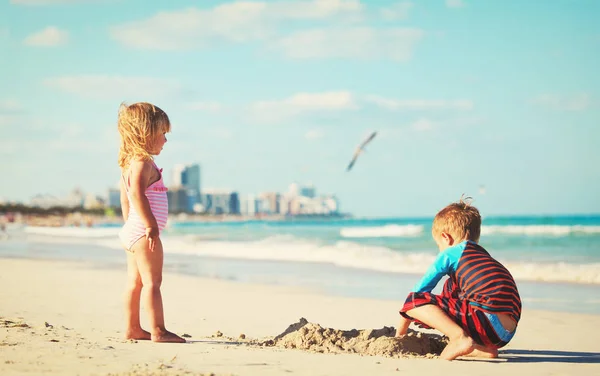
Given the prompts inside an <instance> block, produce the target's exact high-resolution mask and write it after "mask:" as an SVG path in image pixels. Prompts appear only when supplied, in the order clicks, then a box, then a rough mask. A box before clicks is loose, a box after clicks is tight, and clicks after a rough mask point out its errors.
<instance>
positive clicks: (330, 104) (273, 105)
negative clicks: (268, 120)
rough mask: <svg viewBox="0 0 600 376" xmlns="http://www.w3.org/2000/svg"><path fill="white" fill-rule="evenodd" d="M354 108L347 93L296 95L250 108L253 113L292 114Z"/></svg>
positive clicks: (332, 92)
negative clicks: (281, 111)
mask: <svg viewBox="0 0 600 376" xmlns="http://www.w3.org/2000/svg"><path fill="white" fill-rule="evenodd" d="M356 107H357V106H356V103H355V101H354V96H353V95H352V93H350V92H348V91H330V92H324V93H298V94H295V95H293V96H291V97H289V98H286V99H283V100H275V101H260V102H256V103H254V104H253V105H252V108H253V109H254V110H255V111H274V110H285V111H291V112H294V113H297V112H311V111H323V110H345V109H354V108H356Z"/></svg>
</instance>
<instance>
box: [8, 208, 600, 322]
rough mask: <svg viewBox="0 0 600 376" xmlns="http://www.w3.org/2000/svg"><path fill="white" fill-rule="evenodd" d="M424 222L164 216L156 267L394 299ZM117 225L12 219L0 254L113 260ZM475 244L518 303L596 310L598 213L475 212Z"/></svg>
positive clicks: (426, 244)
mask: <svg viewBox="0 0 600 376" xmlns="http://www.w3.org/2000/svg"><path fill="white" fill-rule="evenodd" d="M431 222H432V218H384V219H369V218H364V219H361V218H348V219H328V218H323V219H290V220H286V221H266V220H265V221H255V220H253V221H242V222H186V221H182V222H178V221H177V220H176V219H174V220H170V222H169V227H168V228H167V229H166V230H165V231H164V233H163V235H162V237H161V238H162V240H163V245H164V249H165V270H166V271H170V272H176V273H183V274H188V275H194V276H201V277H209V278H219V279H226V280H232V281H238V282H251V283H264V284H277V285H287V286H296V287H303V288H308V289H311V290H313V291H316V292H319V293H324V294H332V295H340V296H349V297H364V298H373V299H391V300H397V301H398V305H399V307H400V305H401V304H402V302H403V300H404V298H405V297H406V294H407V293H408V291H409V289H410V288H411V287H412V286H413V285H414V284H415V283H416V282H417V281H418V280H419V278H420V277H421V275H422V274H423V272H425V270H426V269H427V267H428V266H429V265H430V264H431V262H432V261H433V260H434V258H435V257H436V255H437V253H438V250H437V247H436V245H435V243H434V241H433V239H432V238H431ZM119 229H120V227H119V226H116V225H99V226H96V227H92V228H78V227H63V228H41V227H23V228H19V227H14V226H13V227H12V228H10V237H9V239H8V240H4V241H0V257H27V258H44V259H48V258H49V259H62V260H74V261H87V262H90V263H92V264H94V265H96V266H98V267H119V268H123V267H124V265H125V257H124V255H123V251H122V248H121V246H120V244H119V240H118V238H117V233H118V231H119ZM480 244H481V245H482V246H483V247H485V248H486V249H487V250H488V251H489V252H490V253H491V254H492V255H493V256H494V257H495V258H497V259H498V260H500V261H501V262H503V263H504V264H505V265H506V266H507V268H508V269H509V270H510V272H511V273H512V274H513V276H514V277H515V279H516V281H517V283H518V286H519V291H520V293H521V296H522V299H523V307H524V312H526V310H527V309H543V310H551V311H561V312H577V313H591V314H600V216H531V217H490V218H484V220H483V227H482V235H481V239H480ZM441 285H442V282H440V284H439V286H438V288H437V289H436V290H434V291H439V288H440V287H441ZM198 293H199V294H201V292H198Z"/></svg>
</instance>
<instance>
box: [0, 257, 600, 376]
mask: <svg viewBox="0 0 600 376" xmlns="http://www.w3.org/2000/svg"><path fill="white" fill-rule="evenodd" d="M119 268H120V269H114V268H105V269H102V268H98V267H97V266H93V265H91V264H90V265H87V264H82V263H75V262H57V261H39V260H18V259H0V271H1V272H0V317H1V319H0V374H1V375H25V374H26V375H39V374H56V375H179V374H184V375H210V374H214V375H282V374H293V375H373V374H377V375H399V374H401V373H405V374H406V373H408V374H419V373H423V374H433V373H439V372H440V371H443V373H444V375H461V376H464V375H465V374H486V375H506V374H514V375H521V374H523V375H528V376H529V375H545V374H548V375H549V374H553V375H598V374H600V346H599V345H598V341H597V328H598V327H600V317H599V316H595V315H580V314H564V313H554V312H541V311H537V312H536V311H529V310H527V309H526V307H525V310H524V314H523V319H522V321H521V324H520V327H519V330H518V332H517V335H516V336H515V338H514V339H513V341H512V342H511V343H510V344H509V346H507V348H505V349H503V350H501V353H500V358H499V359H497V360H471V359H469V360H466V359H465V360H458V361H453V362H447V361H444V360H441V359H439V358H437V356H436V355H435V354H438V353H439V351H440V349H441V346H443V339H442V338H441V336H439V335H437V334H436V333H435V332H433V331H427V332H422V333H421V332H413V331H411V335H410V336H407V337H405V339H404V340H400V341H398V340H396V339H394V338H392V336H393V326H394V325H395V324H396V321H397V318H398V316H397V309H398V307H399V306H400V303H401V302H393V301H382V300H369V299H352V298H342V297H331V296H326V295H321V294H318V293H316V292H311V291H306V290H302V289H297V288H289V287H281V286H262V285H251V284H242V283H236V282H231V281H219V280H212V279H203V278H195V277H189V276H182V275H175V274H166V275H165V277H164V282H163V283H164V285H163V294H164V301H165V314H166V319H167V327H168V328H169V329H170V330H172V331H174V332H176V333H178V334H180V335H185V336H186V337H187V340H188V343H186V344H155V343H152V342H149V341H126V340H123V339H122V336H123V317H122V315H123V313H122V312H123V311H122V289H123V285H124V283H125V278H126V275H125V266H124V265H122V267H119ZM402 295H404V292H399V298H400V297H401V296H402ZM142 317H143V318H144V322H143V323H145V313H144V312H142ZM300 317H305V318H306V319H304V320H302V319H301V320H299V318H300ZM419 330H421V329H419ZM419 333H420V334H419Z"/></svg>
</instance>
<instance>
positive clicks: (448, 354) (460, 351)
mask: <svg viewBox="0 0 600 376" xmlns="http://www.w3.org/2000/svg"><path fill="white" fill-rule="evenodd" d="M474 348H475V343H474V342H473V339H472V338H471V337H466V336H461V337H458V338H455V339H453V340H450V342H449V343H448V345H447V346H446V348H445V349H444V351H442V353H441V354H440V358H442V359H446V360H454V359H456V358H458V357H459V356H462V355H466V354H469V353H471V352H473V350H474Z"/></svg>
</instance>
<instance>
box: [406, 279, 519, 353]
mask: <svg viewBox="0 0 600 376" xmlns="http://www.w3.org/2000/svg"><path fill="white" fill-rule="evenodd" d="M427 304H433V305H436V306H438V307H440V308H441V309H442V310H443V311H444V312H446V314H447V315H448V316H450V318H451V319H453V320H454V321H455V322H456V323H457V324H458V325H460V326H461V327H462V328H463V329H464V330H465V331H466V332H467V333H468V334H469V336H470V337H471V338H473V340H474V341H475V342H476V343H478V344H480V345H483V346H487V347H494V348H497V349H499V348H501V347H504V346H506V344H507V343H508V342H509V341H510V340H511V339H512V336H513V335H514V333H515V331H513V332H508V331H507V330H506V329H504V328H503V327H502V325H501V324H500V322H499V321H497V320H495V318H497V316H496V315H490V314H487V315H486V312H484V311H481V310H479V309H476V307H475V306H473V305H471V304H469V302H468V301H467V300H462V299H458V294H456V293H455V294H453V283H452V280H451V279H448V280H447V281H446V283H445V284H444V290H443V291H442V294H441V295H435V294H432V293H429V292H411V293H410V294H409V295H408V297H407V298H406V302H405V303H404V306H403V307H402V309H401V310H400V314H401V315H402V316H404V317H405V318H407V319H409V320H412V321H414V322H415V323H416V324H417V325H418V326H420V327H422V328H427V329H431V327H430V326H428V325H426V324H424V323H422V322H420V321H419V320H416V319H414V318H412V317H410V316H409V315H408V314H406V312H407V311H410V310H411V309H414V308H417V307H421V306H424V305H427ZM490 316H491V317H490ZM488 317H490V318H491V320H490V318H488ZM490 321H492V322H490ZM494 324H495V325H494ZM515 330H516V329H515Z"/></svg>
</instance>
